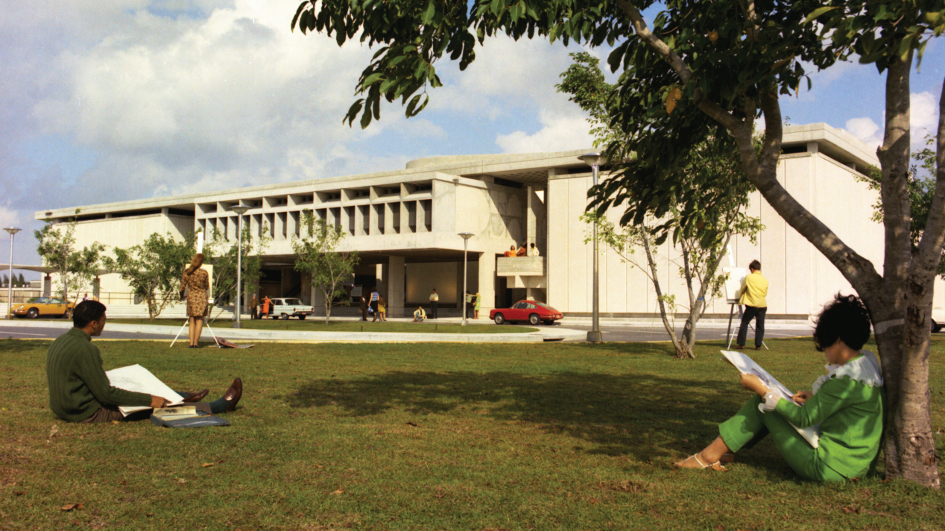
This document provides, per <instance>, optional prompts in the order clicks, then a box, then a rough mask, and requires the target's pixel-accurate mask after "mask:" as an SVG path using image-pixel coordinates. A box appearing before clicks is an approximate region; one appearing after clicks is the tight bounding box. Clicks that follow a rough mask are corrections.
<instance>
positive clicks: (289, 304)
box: [271, 299, 315, 321]
mask: <svg viewBox="0 0 945 531" xmlns="http://www.w3.org/2000/svg"><path fill="white" fill-rule="evenodd" d="M314 313H315V308H313V307H312V306H310V305H308V304H302V301H301V300H300V299H272V314H271V315H272V318H273V319H278V318H280V317H281V318H283V319H288V318H289V317H298V318H299V320H302V321H304V320H305V318H306V317H308V316H309V315H312V314H314Z"/></svg>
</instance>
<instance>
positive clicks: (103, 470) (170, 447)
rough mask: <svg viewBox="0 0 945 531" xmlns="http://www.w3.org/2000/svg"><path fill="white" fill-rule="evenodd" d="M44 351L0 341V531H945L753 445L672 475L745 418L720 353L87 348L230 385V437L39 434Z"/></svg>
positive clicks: (934, 494) (890, 497)
mask: <svg viewBox="0 0 945 531" xmlns="http://www.w3.org/2000/svg"><path fill="white" fill-rule="evenodd" d="M933 341H935V343H934V347H933V355H932V381H933V394H932V414H933V425H934V428H935V429H937V430H939V431H941V429H942V427H943V425H945V397H943V394H942V388H941V382H942V381H943V377H945V362H943V360H942V357H943V356H942V355H943V353H945V342H943V341H942V340H941V339H940V338H938V337H935V338H934V339H933ZM768 344H769V346H770V347H771V349H772V350H771V351H770V352H767V351H763V352H760V353H754V352H753V353H752V355H753V356H754V357H756V359H758V360H759V362H760V363H761V364H762V365H763V366H765V367H766V368H767V369H768V370H769V371H770V372H771V373H772V374H774V375H776V376H778V377H779V378H780V379H781V380H782V381H783V382H784V383H785V384H786V385H787V386H788V387H791V388H809V384H810V383H811V382H812V381H813V380H814V379H815V378H816V377H817V376H818V375H819V374H821V373H822V372H823V364H824V361H823V359H822V355H821V354H818V353H816V352H815V351H814V350H813V349H812V348H811V342H810V340H771V341H769V342H768ZM48 345H49V342H45V341H20V340H2V341H0V529H75V528H78V529H86V528H90V529H160V530H165V529H190V528H195V529H196V528H199V529H242V530H249V529H312V530H328V529H332V530H343V529H352V530H353V529H358V530H361V529H376V530H385V529H409V530H427V529H462V530H465V529H470V530H486V529H489V530H499V529H508V530H512V529H516V530H517V529H539V530H544V529H554V528H557V529H588V530H591V529H727V530H735V529H745V530H755V529H783V528H789V529H847V528H856V529H893V528H895V529H942V528H945V495H943V493H942V492H941V491H931V490H927V489H923V488H920V487H916V486H913V485H910V484H908V483H905V482H899V481H890V482H884V481H883V480H882V478H881V477H880V476H876V477H870V478H867V479H864V480H862V481H859V482H857V483H844V484H831V485H820V484H813V483H809V482H805V481H802V480H800V479H799V478H798V477H797V476H796V475H794V473H793V472H792V471H791V470H790V469H789V468H788V467H787V465H786V464H785V463H784V461H783V459H781V458H780V456H779V455H778V453H777V450H776V449H775V448H774V446H773V445H772V444H771V443H770V442H769V441H764V442H762V443H761V444H759V445H758V446H756V447H755V448H753V449H752V450H751V451H746V452H743V453H740V454H739V455H738V462H737V463H736V464H735V465H733V466H732V467H731V470H730V471H729V472H724V473H719V472H701V471H698V472H697V471H677V470H674V469H673V468H672V466H671V463H672V462H673V461H674V460H676V459H679V458H681V457H684V456H685V455H688V454H691V453H693V452H695V451H697V450H699V449H700V448H701V447H702V446H703V445H704V444H705V443H707V442H708V441H710V440H711V439H712V438H714V437H715V435H716V434H717V428H716V425H717V423H718V422H720V421H722V420H724V419H725V418H727V417H728V416H729V415H731V414H732V413H734V411H735V410H736V408H737V407H739V406H740V405H741V404H742V403H743V401H744V400H746V399H747V398H748V395H747V392H746V391H744V390H742V389H740V388H739V386H738V383H737V381H738V380H737V373H736V371H735V370H734V369H733V368H731V367H730V366H728V365H727V364H726V363H725V362H723V361H721V360H720V359H719V356H718V355H717V352H718V349H719V346H720V345H719V342H707V343H701V344H699V345H698V347H697V349H696V355H697V359H696V360H694V361H677V360H674V359H673V358H672V357H671V356H670V354H669V351H670V348H669V347H668V346H667V345H665V344H656V343H654V344H604V345H601V346H594V345H590V344H534V345H532V344H528V345H453V344H437V345H417V344H371V345H325V344H318V345H306V344H275V343H267V344H260V345H257V347H255V348H253V349H249V350H231V351H226V352H225V356H224V355H221V353H220V351H218V350H216V349H199V350H185V349H174V350H168V348H167V342H141V341H135V342H122V341H107V342H106V341H103V342H100V343H99V347H100V348H101V350H102V354H103V358H104V360H105V365H106V369H110V368H113V367H119V366H123V365H128V364H133V363H140V364H141V365H143V366H145V367H147V368H148V369H150V370H151V371H152V372H153V373H155V374H156V375H157V376H158V377H160V378H162V379H164V380H165V381H166V382H168V383H169V384H170V385H171V386H172V387H175V388H182V389H187V388H199V387H203V386H209V387H211V389H213V393H211V396H219V393H221V392H222V391H223V390H224V389H225V388H226V386H227V385H228V384H229V382H230V381H231V380H232V378H233V377H234V376H237V375H239V376H242V377H243V380H244V382H245V388H246V394H245V396H244V398H243V401H242V402H240V407H239V409H238V410H237V411H236V412H235V413H230V414H227V415H226V417H227V419H228V420H230V421H231V422H232V424H233V425H232V426H230V427H227V428H208V429H192V430H172V429H161V428H157V427H154V426H152V425H151V424H150V423H148V422H139V423H131V424H121V425H104V426H101V425H98V426H90V425H76V424H66V423H64V422H61V421H58V420H56V419H55V418H54V417H53V415H52V414H51V413H50V412H49V410H48V405H47V402H48V395H47V389H46V383H45V373H44V362H45V357H44V356H45V352H46V349H47V348H48ZM938 451H939V453H940V454H943V452H945V447H943V442H942V440H941V439H939V442H938ZM67 504H82V509H81V510H78V509H73V510H71V511H63V510H62V509H61V508H62V507H63V506H65V505H67Z"/></svg>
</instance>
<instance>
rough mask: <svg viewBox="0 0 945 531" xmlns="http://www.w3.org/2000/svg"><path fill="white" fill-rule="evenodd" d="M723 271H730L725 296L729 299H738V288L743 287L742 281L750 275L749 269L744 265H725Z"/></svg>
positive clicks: (726, 281)
mask: <svg viewBox="0 0 945 531" xmlns="http://www.w3.org/2000/svg"><path fill="white" fill-rule="evenodd" d="M722 272H723V273H728V274H729V275H728V278H727V279H726V280H725V298H726V299H728V301H730V302H731V301H736V300H738V290H740V289H742V281H743V280H745V277H747V276H748V270H747V269H745V268H744V267H723V268H722Z"/></svg>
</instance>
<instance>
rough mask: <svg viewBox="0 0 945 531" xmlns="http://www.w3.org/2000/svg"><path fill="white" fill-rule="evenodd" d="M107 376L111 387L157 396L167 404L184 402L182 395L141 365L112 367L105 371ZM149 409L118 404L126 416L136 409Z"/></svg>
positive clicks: (173, 404)
mask: <svg viewBox="0 0 945 531" xmlns="http://www.w3.org/2000/svg"><path fill="white" fill-rule="evenodd" d="M105 376H108V382H109V383H110V384H111V386H112V387H117V388H119V389H124V390H125V391H134V392H136V393H145V394H149V395H154V396H159V397H161V398H163V399H165V400H167V401H168V402H169V405H172V406H177V405H180V404H183V403H184V397H182V396H180V395H179V394H177V393H175V392H174V390H173V389H171V388H170V387H168V386H167V384H165V383H164V382H162V381H161V380H158V378H157V376H155V375H153V374H151V372H150V371H149V370H147V369H145V368H144V367H142V366H141V365H129V366H127V367H120V368H118V369H112V370H110V371H107V372H106V373H105ZM146 409H151V406H119V407H118V410H119V411H121V414H122V415H124V416H126V417H127V416H128V415H130V414H132V413H134V412H136V411H144V410H146Z"/></svg>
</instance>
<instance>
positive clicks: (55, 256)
mask: <svg viewBox="0 0 945 531" xmlns="http://www.w3.org/2000/svg"><path fill="white" fill-rule="evenodd" d="M78 213H79V211H78V210H76V214H78ZM75 227H76V220H75V219H73V220H72V221H71V222H70V223H68V224H66V225H65V226H64V227H57V226H56V225H55V224H53V223H47V224H46V226H44V227H43V228H42V229H41V230H37V231H33V235H34V236H35V237H36V239H37V240H38V241H39V246H38V247H37V248H36V252H37V253H39V256H40V257H41V258H42V260H43V264H44V265H46V266H49V267H54V268H56V273H58V274H59V278H58V279H57V287H58V290H57V291H58V292H59V296H60V297H61V298H62V299H63V300H69V292H70V291H71V292H73V293H76V292H82V291H88V290H89V288H90V287H91V285H92V281H93V280H94V278H95V275H96V273H97V271H98V269H99V268H100V266H101V259H102V253H103V252H104V251H105V246H104V245H102V244H101V243H99V242H95V243H93V244H92V245H91V246H89V247H84V248H82V250H79V251H76V250H74V249H73V247H74V246H75ZM20 282H23V276H22V274H21V275H20Z"/></svg>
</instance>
